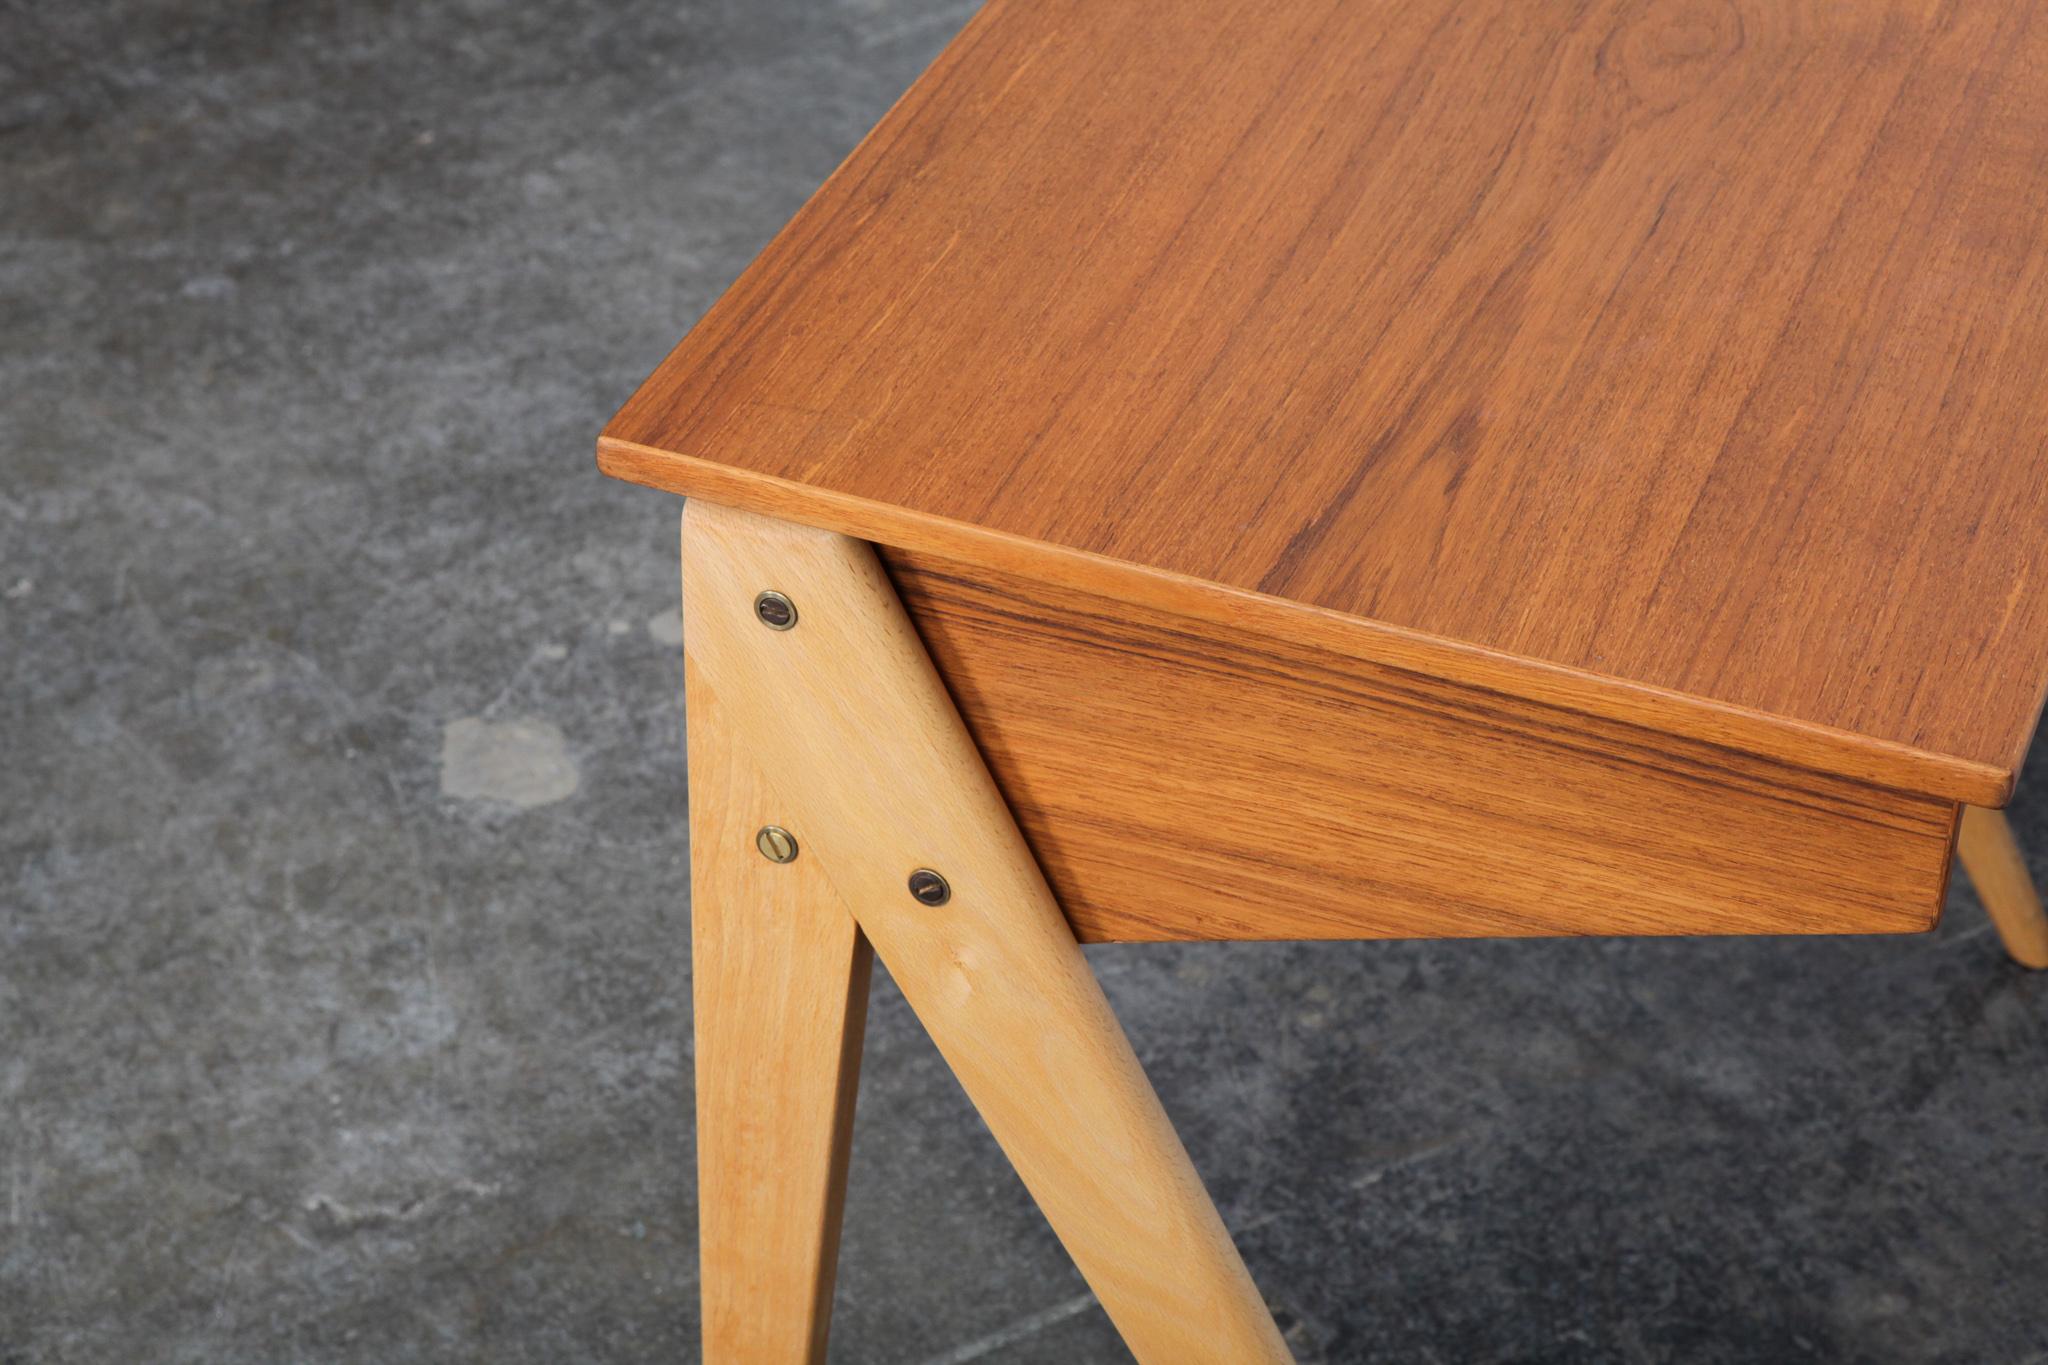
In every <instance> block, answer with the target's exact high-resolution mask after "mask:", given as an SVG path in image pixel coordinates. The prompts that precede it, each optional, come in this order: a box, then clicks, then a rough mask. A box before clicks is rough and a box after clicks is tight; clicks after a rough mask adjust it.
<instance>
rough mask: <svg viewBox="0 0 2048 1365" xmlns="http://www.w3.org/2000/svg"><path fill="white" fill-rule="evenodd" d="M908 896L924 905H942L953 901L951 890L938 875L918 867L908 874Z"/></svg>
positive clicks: (928, 869) (925, 868) (926, 868)
mask: <svg viewBox="0 0 2048 1365" xmlns="http://www.w3.org/2000/svg"><path fill="white" fill-rule="evenodd" d="M910 894H911V895H913V896H915V897H917V899H918V900H919V901H921V902H923V903H924V904H926V905H944V904H945V903H946V902H947V901H949V900H951V899H953V888H952V887H950V886H948V885H946V879H945V878H944V877H941V876H940V875H939V874H938V873H936V872H934V871H932V870H931V869H930V868H928V867H920V868H919V869H918V870H917V871H915V872H913V873H911V874H910Z"/></svg>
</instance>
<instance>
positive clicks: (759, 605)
mask: <svg viewBox="0 0 2048 1365" xmlns="http://www.w3.org/2000/svg"><path fill="white" fill-rule="evenodd" d="M754 615H755V616H756V617H758V618H760V622H761V624H762V625H764V626H766V627H768V629H770V630H788V629H789V628H790V627H791V626H793V625H795V624H796V603H794V602H792V601H790V600H789V599H788V598H787V597H784V596H783V595H782V594H781V593H779V592H776V591H774V590H773V589H770V590H769V591H767V592H764V593H762V594H760V595H759V596H757V597H756V598H755V599H754Z"/></svg>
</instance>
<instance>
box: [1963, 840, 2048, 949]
mask: <svg viewBox="0 0 2048 1365" xmlns="http://www.w3.org/2000/svg"><path fill="white" fill-rule="evenodd" d="M1956 852H1957V854H1958V855H1960V856H1961V858H1962V860H1963V868H1964V870H1965V871H1967V872H1968V873H1969V874H1970V881H1971V883H1972V884H1973V885H1974V886H1976V888H1977V898H1978V899H1979V900H1981V901H1983V902H1984V909H1985V910H1986V911H1987V912H1988V913H1989V914H1990V916H1991V922H1992V923H1993V924H1995V925H1997V926H1998V936H1999V937H2000V938H2001V939H2003V940H2005V951H2006V952H2008V953H2010V954H2012V959H2013V961H2015V962H2017V963H2019V964H2020V965H2021V966H2023V967H2034V968H2041V967H2048V916H2044V915H2043V914H2042V912H2041V894H2040V893H2039V892H2038V891H2036V890H2035V889H2034V879H2033V877H2032V876H2031V875H2030V874H2029V873H2028V872H2027V861H2026V859H2025V857H2023V856H2022V855H2021V853H2020V846H2019V841H2018V840H2017V839H2014V838H2013V837H2012V825H2011V823H2010V822H2009V821H2007V820H2006V818H2005V813H2004V812H2003V811H1995V810H1985V809H1984V808H1982V807H1981V806H1964V807H1963V826H1962V829H1961V831H1960V832H1958V834H1957V835H1956Z"/></svg>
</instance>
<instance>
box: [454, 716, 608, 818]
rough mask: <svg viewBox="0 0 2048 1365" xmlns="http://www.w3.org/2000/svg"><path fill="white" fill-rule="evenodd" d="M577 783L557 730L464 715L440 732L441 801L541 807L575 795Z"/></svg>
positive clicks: (525, 720) (534, 722)
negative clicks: (449, 799) (503, 803)
mask: <svg viewBox="0 0 2048 1365" xmlns="http://www.w3.org/2000/svg"><path fill="white" fill-rule="evenodd" d="M579 780H580V779H579V775H578V773H577V771H576V761H575V760H574V759H572V758H570V757H569V750H568V744H567V742H566V741H565V740H564V739H563V737H562V732H561V730H560V728H559V727H557V726H555V725H553V724H551V723H550V722H548V721H544V720H538V719H534V718H532V717H521V718H519V719H515V720H504V721H488V720H484V719H483V718H481V717H479V716H464V717H463V718H462V719H461V720H457V721H451V722H449V724H448V728H447V729H446V730H443V731H442V732H441V794H442V795H444V796H453V797H457V798H459V799H461V800H465V801H504V802H508V803H510V804H511V805H514V806H520V807H523V808H524V807H533V806H545V805H547V804H548V803H549V802H550V801H560V800H562V799H563V798H564V797H566V796H569V795H571V794H573V793H574V792H575V790H576V784H577V782H578V781H579Z"/></svg>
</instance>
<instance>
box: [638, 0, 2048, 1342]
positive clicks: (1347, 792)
mask: <svg viewBox="0 0 2048 1365" xmlns="http://www.w3.org/2000/svg"><path fill="white" fill-rule="evenodd" d="M2043 72H2048V11H2042V10H2041V9H2039V7H2036V6H2032V5H2029V4H2026V3H2023V0H1962V2H1961V3H1957V4H1952V5H1947V6H1929V5H1926V4H1915V5H1905V4H1882V3H1871V4H1865V5H1857V6H1837V5H1831V4H1820V3H1803V2H1798V0H1795V2H1793V3H1784V2H1782V0H1774V2H1773V3H1761V2H1759V3H1747V2H1746V0H1745V2H1743V3H1732V4H1731V3H1704V2H1702V3H1685V2H1684V0H1672V2H1671V3H1646V2H1644V0H1627V2H1625V3H1595V4H1590V5H1583V6H1565V5H1550V4H1539V5H1529V4H1521V3H1513V2H1512V0H1481V2H1480V3H1464V4H1459V3H1454V0H1425V2H1424V3H1417V4H1409V5H1402V6H1392V5H1379V4H1364V5H1361V4H1355V3H1340V0H1201V2H1200V3H1192V4H1187V5H1181V6H1175V7H1172V8H1171V9H1164V8H1160V7H1154V6H1142V5H1124V4H1105V3H1100V0H1096V2H1095V3H1089V0H1030V2H1029V3H1022V2H1012V0H996V3H992V4H990V5H989V6H988V7H987V8H986V9H984V10H983V11H982V12H981V13H980V14H979V15H978V16H977V17H976V18H975V19H974V20H973V21H972V22H971V23H969V24H968V26H967V28H966V29H965V31H964V32H963V33H962V34H961V35H960V36H959V37H958V38H957V39H956V40H955V41H954V42H953V44H952V45H951V46H950V47H949V48H948V49H947V50H946V51H945V53H944V54H942V55H941V56H940V58H939V59H938V61H937V62H935V63H934V65H933V66H932V68H931V69H930V70H929V71H928V72H927V73H926V74H925V75H924V76H923V77H922V78H921V79H920V80H919V81H918V82H917V84H916V85H915V86H914V87H913V88H912V89H911V90H910V92H909V93H908V94H906V95H905V96H904V97H903V99H902V100H901V102H899V103H898V105H897V106H896V107H895V108H894V109H893V110H892V111H891V112H890V113H889V115H888V116H887V117H886V118H885V119H884V120H883V121H882V123H881V124H880V125H879V126H878V127H877V128H876V129H875V130H874V131H873V132H872V133H871V134H870V135H869V136H868V138H867V139H866V140H865V141H864V142H863V143H862V144H861V145H860V147H859V148H858V149H857V150H856V151H855V152H854V153H853V154H852V156H851V157H849V158H848V160H847V161H846V163H845V164H844V165H843V166H842V167H841V168H840V169H839V170H838V171H837V172H836V173H835V174H834V175H833V176H832V178H831V179H830V180H829V181H827V183H826V184H825V185H824V187H823V188H821V189H820V190H819V192H818V193H817V195H816V196H815V197H813V198H812V200H811V201H810V202H809V203H808V204H807V205H806V206H805V207H804V208H803V209H802V210H801V211H800V212H799V213H798V214H797V216H796V218H795V219H793V220H792V221H791V223H790V224H789V225H788V227H787V228H785V229H784V230H783V232H782V233H781V234H780V235H779V236H777V237H776V239H775V240H774V241H773V242H772V243H771V244H770V245H769V246H768V248H767V249H766V250H765V251H764V252H763V253H762V255H761V257H760V258H759V259H758V260H757V261H756V262H755V264H754V265H753V266H752V267H751V268H750V269H749V270H748V271H747V272H746V273H745V274H744V275H743V276H742V277H741V278H740V280H739V281H738V282H737V283H736V284H735V285H734V286H733V287H732V289H731V290H730V291H729V292H728V293H727V294H726V295H725V297H724V298H723V299H721V300H720V301H719V303H718V304H717V305H716V306H715V307H714V308H713V309H712V310H711V312H710V313H709V314H708V315H707V316H706V317H705V318H704V319H703V320H702V321H701V322H700V323H699V324H698V325H697V327H696V328H695V329H694V330H693V331H692V332H691V333H690V334H689V336H688V337H687V338H685V340H684V341H683V342H682V344H681V345H679V346H678V347H677V348H676V350H675V351H674V352H673V353H672V354H671V355H670V356H669V357H668V359H667V360H666V361H664V362H663V364H662V365H661V366H660V368H659V369H657V370H656V371H655V373H654V374H653V375H652V376H651V377H650V378H649V379H648V380H647V381H646V383H645V384H644V385H642V387H641V388H640V389H639V391H638V392H637V393H635V394H634V395H633V397H632V398H631V399H630V400H629V401H628V402H627V404H626V405H625V407H624V408H623V409H622V410H621V411H620V413H619V414H618V416H617V417H616V418H615V419H614V420H613V421H612V423H611V424H610V426H609V427H607V429H606V430H605V432H604V434H603V436H602V437H601V438H600V441H599V446H598V459H599V464H600V466H601V467H602V468H603V469H604V470H605V471H606V472H607V473H610V474H613V475H616V476H618V477H621V478H626V479H630V480H632V481H635V482H638V483H642V484H647V485H650V486H652V487H656V488H662V489H667V490H669V491H672V492H678V493H684V494H687V495H689V496H690V498H691V499H692V501H691V503H690V505H689V510H688V511H687V513H686V515H685V535H684V561H685V573H684V579H685V582H684V591H685V637H686V649H687V653H688V662H689V672H688V691H689V695H688V698H687V701H688V708H687V709H688V714H689V718H690V721H689V723H690V767H691V852H692V860H693V885H694V910H693V915H694V925H693V933H694V935H695V940H694V949H693V951H694V953H695V960H696V963H697V966H696V990H697V1029H698V1051H697V1058H698V1068H699V1079H698V1085H699V1117H698V1121H699V1127H700V1139H699V1140H700V1184H701V1190H700V1197H701V1199H702V1202H703V1208H704V1213H703V1228H702V1232H703V1238H704V1248H703V1254H704V1257H705V1302H706V1334H707V1335H706V1340H707V1355H709V1356H711V1357H713V1358H724V1359H746V1360H758V1359H780V1358H790V1359H802V1358H809V1357H812V1356H815V1355H816V1354H818V1353H819V1352H821V1351H822V1344H823V1340H824V1333H825V1328H826V1316H827V1309H828V1308H829V1290H830V1282H831V1261H832V1254H833V1250H832V1249H833V1247H834V1245H835V1244H836V1236H837V1217H838V1214H837V1209H838V1204H839V1194H840V1191H841V1189H842V1187H843V1186H842V1182H843V1172H844V1158H845V1141H846V1133H847V1124H848V1119H849V1117H850V1114H851V1109H852V1097H853V1080H854V1076H855V1074H856V1072H857V1069H858V1059H859V1030H860V1019H861V1015H862V1010H863V1007H864V1000H865V984H866V972H867V969H868V953H869V952H870V949H871V948H872V950H874V951H879V952H881V953H882V954H883V957H884V959H885V961H887V962H888V964H889V967H890V970H891V973H892V974H893V975H894V977H895V979H896V980H897V981H898V982H899V983H900V984H901V985H902V986H903V989H904V992H905V995H906V997H907V998H908V999H909V1000H910V1002H911V1004H912V1006H913V1007H914V1008H915V1009H916V1010H917V1011H918V1013H919V1016H920V1018H921V1019H923V1020H924V1022H925V1023H926V1025H927V1027H928V1028H930V1029H931V1031H932V1033H933V1036H934V1038H935V1040H936V1041H937V1042H938V1044H939V1046H940V1049H941V1051H942V1052H943V1053H944V1054H945V1055H946V1057H947V1060H948V1062H949V1063H950V1064H951V1065H952V1066H953V1067H954V1069H955V1071H956V1072H957V1073H958V1074H959V1075H960V1078H961V1080H962V1083H963V1085H965V1087H966V1088H967V1090H968V1093H969V1095H970V1096H971V1097H972V1098H973V1099H974V1101H975V1103H976V1105H977V1107H978V1108H979V1109H980V1110H981V1112H982V1114H983V1116H984V1117H985V1118H986V1119H987V1120H988V1122H989V1125H990V1128H991V1129H992V1130H993V1131H994V1132H995V1134H996V1136H997V1138H998V1140H999V1141H1001V1142H1002V1143H1003V1145H1004V1148H1005V1151H1006V1152H1008V1153H1009V1155H1010V1156H1011V1158H1012V1160H1013V1161H1014V1162H1015V1163H1016V1164H1017V1166H1018V1168H1019V1171H1020V1173H1021V1174H1022V1175H1023V1176H1024V1179H1025V1182H1026V1184H1027V1186H1029V1187H1030V1189H1031V1190H1032V1193H1033V1195H1034V1197H1036V1198H1037V1199H1038V1200H1039V1203H1040V1205H1041V1207H1042V1208H1044V1209H1045V1211H1046V1213H1047V1216H1048V1218H1049V1219H1050V1221H1051V1222H1052V1225H1053V1227H1054V1229H1055V1230H1056V1231H1057V1232H1058V1233H1059V1235H1060V1237H1061V1238H1062V1241H1063V1242H1064V1243H1065V1245H1066V1246H1067V1248H1068V1249H1069V1251H1070V1252H1072V1253H1073V1255H1074V1257H1075V1259H1076V1261H1077V1263H1078V1264H1079V1265H1080V1267H1081V1269H1082V1271H1083V1273H1084V1274H1085V1275H1086V1276H1087V1277H1088V1279H1089V1282H1090V1284H1091V1286H1093V1287H1094V1288H1095V1290H1096V1292H1097V1293H1098V1294H1099V1295H1100V1297H1101V1298H1102V1301H1103V1303H1104V1306H1105V1308H1107V1310H1108V1311H1109V1313H1110V1315H1111V1317H1112V1319H1113V1320H1114V1321H1115V1322H1116V1324H1117V1326H1118V1327H1119V1329H1120V1330H1121V1331H1123V1333H1124V1334H1125V1337H1126V1339H1127V1340H1128V1341H1129V1342H1130V1343H1131V1345H1132V1347H1133V1349H1134V1350H1135V1351H1136V1352H1137V1354H1138V1355H1139V1357H1140V1358H1141V1359H1157V1360H1170V1361H1186V1360H1192V1359H1206V1358H1216V1359H1230V1360H1244V1359H1258V1358H1284V1350H1283V1348H1282V1347H1281V1346H1280V1344H1279V1342H1278V1339H1277V1336H1275V1335H1274V1333H1273V1331H1272V1327H1271V1324H1270V1322H1269V1321H1267V1320H1266V1319H1265V1316H1264V1313H1263V1309H1262V1307H1261V1306H1260V1304H1259V1300H1258V1297H1257V1294H1256V1291H1255V1290H1254V1289H1253V1288H1252V1286H1251V1282H1250V1280H1249V1278H1248V1277H1247V1276H1246V1275H1245V1273H1244V1271H1243V1268H1242V1266H1241V1265H1240V1264H1239V1262H1238V1260H1237V1257H1236V1254H1235V1252H1234V1251H1233V1250H1231V1248H1230V1244H1229V1240H1228V1238H1227V1236H1226V1235H1225V1234H1224V1232H1223V1229H1222V1226H1221V1224H1220V1221H1219V1220H1217V1219H1216V1216H1215V1214H1214V1212H1213V1210H1212V1209H1211V1208H1210V1207H1209V1203H1208V1200H1207V1198H1206V1196H1204V1195H1203V1194H1202V1192H1201V1187H1200V1184H1199V1181H1198V1180H1197V1179H1196V1178H1195V1176H1194V1173H1193V1171H1192V1169H1191V1168H1190V1167H1189V1166H1188V1164H1187V1161H1186V1157H1185V1155H1184V1154H1183V1153H1181V1151H1180V1147H1179V1144H1178V1141H1177V1140H1176V1139H1175V1138H1174V1137H1173V1134H1172V1131H1171V1129H1170V1127H1169V1126H1167V1124H1166V1122H1165V1119H1164V1116H1163V1114H1161V1113H1160V1112H1159V1110H1158V1106H1157V1102H1156V1100H1154V1099H1153V1098H1152V1096H1151V1092H1150V1089H1149V1087H1148V1086H1146V1084H1145V1082H1144V1078H1143V1075H1142V1073H1141V1072H1140V1071H1139V1070H1138V1068H1137V1065H1136V1062H1135V1059H1134V1058H1132V1057H1131V1055H1130V1049H1129V1047H1128V1045H1127V1044H1126V1043H1125V1042H1124V1040H1123V1037H1122V1034H1121V1032H1120V1031H1119V1030H1118V1028H1117V1026H1116V1024H1115V1021H1114V1019H1113V1018H1112V1017H1111V1016H1110V1015H1109V1013H1108V1010H1107V1006H1106V1005H1105V1004H1103V1002H1102V999H1101V995H1100V991H1099V990H1098V989H1097V988H1096V987H1095V986H1094V983H1093V981H1092V978H1089V977H1088V974H1087V970H1086V967H1085V964H1084V963H1083V961H1082V958H1081V956H1080V954H1079V952H1078V949H1077V948H1076V946H1075V945H1076V943H1077V942H1089V941H1106V940H1118V941H1129V940H1171V939H1202V940H1243V939H1264V938H1389V937H1469V936H1501V935H1540V934H1732V933H1742V934H1774V933H1886V932H1911V931H1917V930H1924V929H1926V928H1928V927H1930V926H1931V925H1932V924H1933V922H1934V920H1935V918H1936V917H1937V915H1938V914H1939V911H1940V906H1941V902H1942V896H1943V892H1944V889H1945V886H1946V883H1947V878H1948V873H1949V865H1950V859H1951V852H1952V850H1954V849H1956V848H1957V847H1958V830H1959V829H1960V833H1961V838H1960V849H1961V852H1962V855H1963V858H1964V861H1965V862H1966V864H1968V866H1969V867H1970V870H1971V871H1972V873H1973V875H1974V876H1975V877H1976V879H1977V881H1978V883H1979V887H1980V890H1981V891H1982V892H1983V893H1984V897H1985V900H1986V902H1987V905H1989V906H1990V908H1991V909H1992V911H1993V913H1994V917H1995V918H1996V919H1997V921H1998V924H1999V928H2000V930H2001V933H2002V934H2003V935H2004V936H2005V940H2006V942H2007V945H2008V947H2009V948H2010V949H2011V950H2012V952H2013V954H2014V956H2015V957H2016V958H2019V959H2020V960H2022V961H2024V962H2026V963H2027V964H2029V965H2033V966H2041V965H2048V927H2044V923H2043V920H2042V916H2041V911H2040V906H2039V901H2038V898H2037V897H2036V895H2035V893H2034V891H2033V888H2032V886H2031V884H2030V882H2029V880H2028V877H2027V873H2026V867H2025V864H2024V862H2023V860H2022V859H2021V858H2020V857H2019V855H2018V852H2017V850H2016V849H2014V848H2013V846H2012V843H2011V839H2010V834H2009V831H2008V829H2007V827H2006V825H2005V823H2004V821H2003V819H2002V817H2000V816H1999V815H1998V814H1997V813H1996V808H1997V807H2000V806H2002V805H2004V804H2005V803H2006V802H2007V801H2008V799H2009V798H2010V797H2011V794H2012V788H2013V782H2014V777H2015V774H2016V771H2017V769H2018V766H2019V763H2020V759H2021V756H2022V755H2023V754H2024V753H2025V751H2026V748H2027V745H2028V743H2029V741H2030V740H2031V738H2032V734H2033V731H2034V728H2035V725H2036V723H2037V720H2038V717H2039V714H2040V710H2041V703H2042V697H2043V690H2044V687H2048V383H2044V382H2043V381H2044V370H2048V230H2044V228H2043V224H2044V223H2048V80H2044V79H2043V76H2042V73H2043ZM763 594H769V596H767V597H763ZM764 830H771V831H772V832H769V833H763V831H764ZM757 835H759V836H760V838H759V842H758V845H757ZM792 850H793V851H794V856H793V857H792V858H790V859H789V860H788V861H773V860H772V858H771V855H772V857H775V858H779V857H781V856H782V855H783V854H784V853H787V852H790V851H792ZM914 874H915V875H914ZM919 878H922V879H923V880H919ZM914 882H915V883H916V886H915V887H914V886H913V883H914ZM921 897H922V898H921ZM792 1305H801V1308H800V1309H799V1308H798V1307H793V1306H792Z"/></svg>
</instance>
